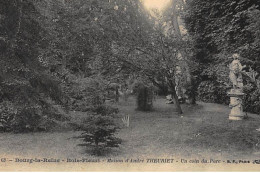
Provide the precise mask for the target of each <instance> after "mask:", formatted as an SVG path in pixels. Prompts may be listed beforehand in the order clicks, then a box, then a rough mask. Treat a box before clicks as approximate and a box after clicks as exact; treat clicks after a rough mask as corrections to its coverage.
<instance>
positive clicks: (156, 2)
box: [142, 0, 171, 11]
mask: <svg viewBox="0 0 260 173" xmlns="http://www.w3.org/2000/svg"><path fill="white" fill-rule="evenodd" d="M142 2H143V4H144V6H145V8H147V9H148V10H153V9H156V10H159V11H162V10H163V9H164V8H165V7H167V5H169V4H170V2H171V0H142Z"/></svg>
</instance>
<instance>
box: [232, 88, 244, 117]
mask: <svg viewBox="0 0 260 173" xmlns="http://www.w3.org/2000/svg"><path fill="white" fill-rule="evenodd" d="M228 95H229V96H230V104H229V107H230V108H231V112H230V114H229V119H230V120H243V119H244V118H245V113H244V112H243V106H242V99H243V96H244V93H243V92H242V91H241V90H240V89H231V91H230V92H228Z"/></svg>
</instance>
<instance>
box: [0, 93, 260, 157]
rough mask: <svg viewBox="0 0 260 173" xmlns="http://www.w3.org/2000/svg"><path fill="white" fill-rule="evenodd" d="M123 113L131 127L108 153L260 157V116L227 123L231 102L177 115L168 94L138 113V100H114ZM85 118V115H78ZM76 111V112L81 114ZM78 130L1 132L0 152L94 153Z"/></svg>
mask: <svg viewBox="0 0 260 173" xmlns="http://www.w3.org/2000/svg"><path fill="white" fill-rule="evenodd" d="M113 105H114V106H116V107H118V108H119V110H120V115H121V116H122V117H123V116H125V115H129V117H130V127H128V128H127V127H124V128H123V129H121V130H120V131H119V133H118V134H117V136H119V137H120V138H121V139H123V143H122V145H121V147H120V148H119V149H117V150H115V151H114V152H112V153H110V154H109V155H108V157H115V158H117V157H118V158H120V157H122V158H123V157H124V158H125V157H128V158H142V157H145V158H147V157H153V156H154V157H155V156H156V157H160V156H163V157H165V156H167V157H182V158H191V157H192V158H210V157H213V156H214V158H219V159H223V158H225V159H236V158H238V159H243V158H245V159H251V158H252V159H259V155H260V147H259V145H260V143H259V140H260V132H258V131H257V130H256V129H258V128H260V116H258V115H254V114H248V115H249V118H248V119H246V120H243V121H229V120H228V114H229V111H230V109H229V108H228V106H225V105H219V104H212V103H200V102H198V104H197V105H195V106H188V105H182V108H183V110H184V114H183V115H182V116H179V115H178V114H177V112H176V111H175V107H174V105H172V104H165V99H164V98H159V99H157V100H156V101H155V102H154V111H152V112H139V111H135V100H134V98H130V99H129V100H128V101H127V102H125V101H121V102H120V103H119V104H113ZM77 114H78V115H81V116H84V113H77ZM77 114H73V116H78V115H77ZM79 134H80V132H74V131H66V132H48V133H27V134H13V133H2V134H0V146H1V148H0V155H5V154H7V155H17V156H24V157H25V156H28V157H29V156H34V157H50V158H81V157H92V156H90V155H89V154H87V153H86V150H85V148H84V147H81V146H77V144H80V143H81V141H80V139H75V138H74V137H75V136H78V135H79Z"/></svg>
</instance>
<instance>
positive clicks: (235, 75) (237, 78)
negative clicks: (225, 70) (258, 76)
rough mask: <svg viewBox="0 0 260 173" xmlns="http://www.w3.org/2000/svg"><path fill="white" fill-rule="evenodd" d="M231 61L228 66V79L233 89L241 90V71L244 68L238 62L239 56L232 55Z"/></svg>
mask: <svg viewBox="0 0 260 173" xmlns="http://www.w3.org/2000/svg"><path fill="white" fill-rule="evenodd" d="M232 57H233V59H234V60H233V61H232V63H231V64H230V65H229V69H230V73H229V78H230V80H231V82H232V84H233V88H234V89H242V88H243V78H242V70H243V68H244V66H242V65H241V63H240V61H239V59H238V58H239V54H237V53H235V54H233V56H232Z"/></svg>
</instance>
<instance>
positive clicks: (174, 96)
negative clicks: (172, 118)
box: [171, 91, 183, 114]
mask: <svg viewBox="0 0 260 173" xmlns="http://www.w3.org/2000/svg"><path fill="white" fill-rule="evenodd" d="M171 95H172V98H173V101H174V104H175V106H176V110H177V112H178V114H183V112H182V109H181V105H180V102H179V99H178V96H177V94H176V92H175V91H173V92H172V93H171Z"/></svg>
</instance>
